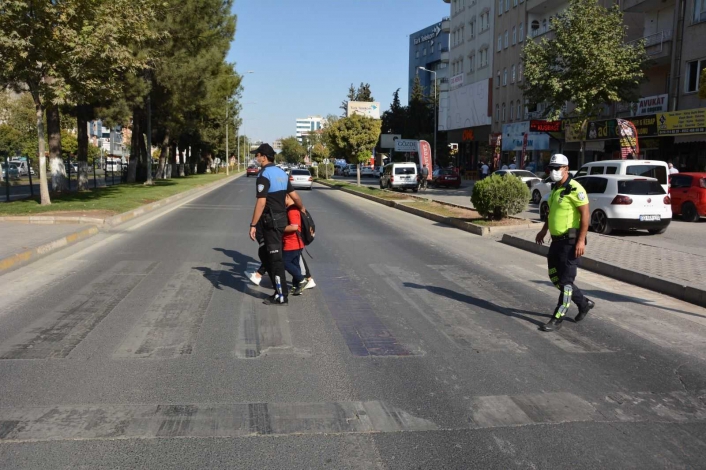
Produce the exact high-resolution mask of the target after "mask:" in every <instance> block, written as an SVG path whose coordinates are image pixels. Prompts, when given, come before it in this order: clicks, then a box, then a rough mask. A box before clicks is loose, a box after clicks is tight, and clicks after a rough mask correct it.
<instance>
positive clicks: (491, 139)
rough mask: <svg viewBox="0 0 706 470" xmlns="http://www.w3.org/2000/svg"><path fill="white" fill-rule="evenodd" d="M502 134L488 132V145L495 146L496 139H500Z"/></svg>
mask: <svg viewBox="0 0 706 470" xmlns="http://www.w3.org/2000/svg"><path fill="white" fill-rule="evenodd" d="M501 136H502V134H490V136H489V137H488V145H490V146H491V147H495V146H496V145H497V144H498V141H499V140H500V139H501Z"/></svg>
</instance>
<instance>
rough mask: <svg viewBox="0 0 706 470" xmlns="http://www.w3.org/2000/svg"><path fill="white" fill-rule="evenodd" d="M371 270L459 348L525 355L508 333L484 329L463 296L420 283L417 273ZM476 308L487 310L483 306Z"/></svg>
mask: <svg viewBox="0 0 706 470" xmlns="http://www.w3.org/2000/svg"><path fill="white" fill-rule="evenodd" d="M370 268H371V270H372V271H373V272H375V273H377V274H378V275H379V276H380V278H382V279H383V280H384V281H385V282H386V283H387V284H388V285H389V286H390V287H391V288H392V289H393V290H395V291H396V292H397V293H398V294H399V296H400V298H402V299H404V300H406V301H407V302H408V303H409V304H410V305H412V306H413V308H414V309H415V310H417V311H423V312H425V313H424V317H425V318H426V319H427V320H428V321H429V322H430V323H432V324H433V325H434V327H435V328H436V329H437V330H438V331H439V332H441V333H442V334H443V335H444V336H445V337H446V338H448V339H449V340H450V341H452V342H453V343H454V344H455V345H456V346H458V347H459V348H461V349H466V350H471V351H496V352H497V351H502V352H514V353H523V352H526V351H527V347H526V346H524V345H521V344H518V343H517V342H515V341H513V340H512V339H511V338H510V336H509V335H508V334H507V332H505V331H503V330H501V329H498V328H489V327H487V326H486V325H484V324H483V323H482V322H481V321H480V319H479V318H478V316H477V315H476V314H475V312H474V311H473V308H474V307H473V305H469V304H468V303H466V302H464V300H463V298H462V297H463V294H460V293H458V292H455V291H451V290H449V289H446V288H445V287H442V286H437V285H432V284H429V281H426V280H424V279H422V277H421V276H420V275H419V274H418V273H414V272H411V271H409V270H406V269H402V268H399V267H396V266H384V265H371V266H370ZM394 279H396V280H397V281H398V282H395V281H394ZM399 284H401V286H400V285H399ZM444 284H445V283H444ZM415 299H419V301H421V303H423V304H424V307H421V308H420V307H418V304H419V302H418V301H417V300H415ZM478 307H479V308H489V307H487V306H482V305H479V306H478Z"/></svg>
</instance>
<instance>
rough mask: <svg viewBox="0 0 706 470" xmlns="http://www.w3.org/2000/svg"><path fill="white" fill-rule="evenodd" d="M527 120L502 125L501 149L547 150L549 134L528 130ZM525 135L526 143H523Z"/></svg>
mask: <svg viewBox="0 0 706 470" xmlns="http://www.w3.org/2000/svg"><path fill="white" fill-rule="evenodd" d="M529 129H530V123H529V121H524V122H515V123H512V124H504V125H503V145H502V147H503V151H505V152H507V151H521V150H522V148H523V146H524V147H525V150H549V135H548V134H543V133H539V132H530V131H529ZM525 136H527V143H526V144H525V143H524V141H525Z"/></svg>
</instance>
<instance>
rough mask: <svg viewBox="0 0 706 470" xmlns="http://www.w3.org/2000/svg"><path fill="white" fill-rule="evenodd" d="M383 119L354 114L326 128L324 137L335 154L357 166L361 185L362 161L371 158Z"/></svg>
mask: <svg viewBox="0 0 706 470" xmlns="http://www.w3.org/2000/svg"><path fill="white" fill-rule="evenodd" d="M380 127H381V121H380V120H378V119H372V118H369V117H367V116H361V115H358V114H354V115H353V116H350V117H346V118H341V119H338V120H337V121H335V122H333V123H329V124H328V126H327V127H326V128H325V129H324V139H325V141H326V143H327V145H328V147H329V149H330V151H332V152H333V153H334V154H335V155H340V156H342V157H343V158H345V159H346V161H347V162H348V163H355V164H356V165H358V167H357V175H358V186H360V163H362V162H364V161H366V160H367V159H370V155H371V151H372V149H373V148H374V147H375V144H376V143H377V141H378V139H379V138H380Z"/></svg>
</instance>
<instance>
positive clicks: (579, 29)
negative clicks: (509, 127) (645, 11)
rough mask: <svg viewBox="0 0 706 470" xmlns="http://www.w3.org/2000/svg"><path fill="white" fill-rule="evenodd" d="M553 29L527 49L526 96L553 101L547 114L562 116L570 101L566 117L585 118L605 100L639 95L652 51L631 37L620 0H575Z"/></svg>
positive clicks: (555, 20) (534, 100)
mask: <svg viewBox="0 0 706 470" xmlns="http://www.w3.org/2000/svg"><path fill="white" fill-rule="evenodd" d="M550 30H551V31H552V32H553V33H554V38H552V39H549V40H548V39H546V38H543V39H542V40H541V41H538V42H535V41H528V42H527V44H526V45H525V48H524V52H523V62H524V78H525V84H524V85H523V90H524V93H525V98H526V99H528V100H529V102H530V103H532V104H536V103H547V108H546V111H545V112H544V115H545V117H546V118H548V119H551V120H556V119H558V118H559V116H560V114H561V113H562V108H564V107H565V106H566V105H567V103H568V102H570V103H572V105H573V109H572V111H571V112H567V113H565V114H564V117H572V118H575V119H576V120H577V121H578V122H581V123H583V122H585V121H586V120H587V119H589V118H591V117H594V116H597V115H598V114H599V112H600V110H601V108H602V107H603V105H604V103H612V102H619V101H625V102H633V101H635V100H636V98H637V86H638V85H639V84H640V82H641V81H642V80H643V78H644V68H645V64H646V62H647V56H646V53H645V47H644V42H643V41H638V42H637V43H633V44H626V43H625V37H626V29H625V26H624V25H623V15H622V12H621V11H620V6H618V5H617V4H616V5H614V6H613V7H612V8H610V9H606V8H604V7H602V6H600V5H599V4H598V3H597V2H596V0H570V2H569V8H568V9H567V10H566V11H565V12H564V13H562V14H560V15H558V16H556V17H554V18H552V20H551V21H550ZM582 148H583V145H582ZM582 159H583V158H582Z"/></svg>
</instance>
